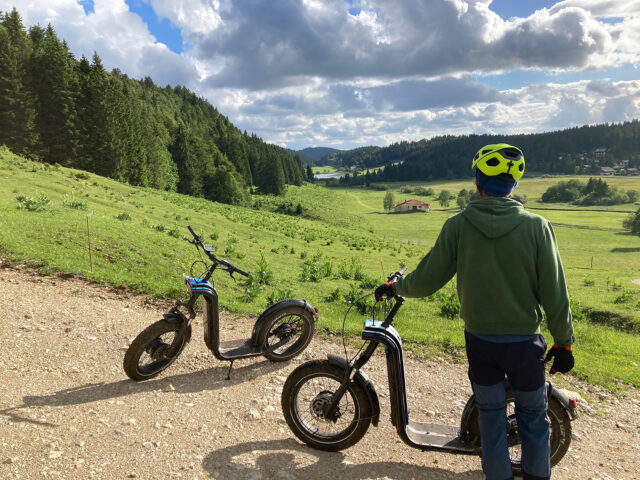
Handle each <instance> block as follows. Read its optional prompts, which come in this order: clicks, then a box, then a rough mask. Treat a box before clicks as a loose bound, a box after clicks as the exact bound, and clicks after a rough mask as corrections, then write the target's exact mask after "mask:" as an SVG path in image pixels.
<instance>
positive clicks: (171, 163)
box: [0, 8, 309, 204]
mask: <svg viewBox="0 0 640 480" xmlns="http://www.w3.org/2000/svg"><path fill="white" fill-rule="evenodd" d="M1 144H4V145H6V146H7V147H9V148H10V149H11V150H12V151H13V152H15V153H17V154H20V155H23V156H26V157H28V158H31V159H35V160H39V161H43V162H47V163H51V164H56V163H57V164H60V165H62V166H67V167H73V168H78V169H82V170H87V171H90V172H94V173H97V174H99V175H103V176H107V177H111V178H114V179H117V180H119V181H122V182H127V183H129V184H132V185H139V186H149V187H153V188H158V189H164V190H172V191H178V192H181V193H186V194H189V195H194V196H202V197H206V198H208V199H210V200H215V201H219V202H224V203H231V204H244V203H247V200H248V190H254V191H257V192H260V193H266V194H275V195H279V194H282V193H283V192H284V190H285V188H286V185H287V184H293V185H301V184H302V182H303V181H305V180H308V178H307V176H308V174H309V172H307V171H305V169H304V168H303V166H302V163H301V160H300V159H299V158H298V157H296V156H295V155H292V154H291V153H290V152H288V151H287V150H285V149H283V148H281V147H278V146H275V145H270V144H267V143H265V142H264V141H262V140H261V139H260V138H258V137H257V136H256V135H255V134H251V135H249V134H247V132H246V131H245V132H241V131H240V130H239V129H238V128H236V127H235V126H234V125H233V124H232V123H231V122H230V121H229V120H228V119H227V118H226V117H225V116H223V115H222V114H220V113H219V112H218V111H217V110H216V109H215V108H214V107H213V106H212V105H211V104H210V103H209V102H207V101H206V100H204V99H203V98H200V97H198V96H197V95H195V94H194V93H193V92H191V91H189V90H188V89H187V88H184V87H181V86H177V87H174V88H172V87H170V86H169V85H167V86H166V87H164V88H162V87H159V86H156V85H155V84H154V83H153V81H152V79H151V78H149V77H146V78H144V79H143V80H135V79H131V78H129V77H128V76H127V75H126V74H123V73H122V72H120V71H119V70H118V69H114V70H112V71H111V72H107V71H106V70H105V68H104V66H103V65H102V61H101V59H100V57H99V55H98V54H97V53H94V55H93V58H92V59H91V60H89V59H87V58H85V57H84V56H82V58H80V60H77V59H76V58H75V57H74V56H73V54H72V53H71V52H70V50H69V46H68V45H67V43H66V42H65V41H64V40H60V39H59V38H58V37H57V35H56V33H55V31H54V29H53V27H52V26H51V25H48V26H47V27H46V28H42V27H41V26H39V25H36V26H31V27H30V28H29V29H28V30H27V29H26V28H25V26H24V25H23V22H22V19H21V17H20V15H19V13H18V12H17V10H16V9H15V8H14V9H13V10H12V11H11V12H8V13H4V14H3V13H2V12H0V145H1Z"/></svg>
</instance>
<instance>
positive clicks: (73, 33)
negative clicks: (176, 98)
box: [0, 0, 197, 86]
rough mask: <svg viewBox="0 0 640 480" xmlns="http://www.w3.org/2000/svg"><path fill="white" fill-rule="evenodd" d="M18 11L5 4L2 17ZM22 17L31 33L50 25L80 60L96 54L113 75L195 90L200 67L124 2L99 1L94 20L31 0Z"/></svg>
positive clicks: (52, 2) (65, 4)
mask: <svg viewBox="0 0 640 480" xmlns="http://www.w3.org/2000/svg"><path fill="white" fill-rule="evenodd" d="M14 5H15V0H0V10H2V11H9V10H11V9H12V8H13V6H14ZM18 11H19V13H20V15H21V16H22V18H23V22H24V23H25V26H27V27H28V26H30V25H35V24H40V25H43V26H46V25H47V24H48V23H51V24H52V25H53V27H54V30H55V31H56V34H57V35H58V37H59V38H60V39H64V40H66V41H67V43H68V44H69V48H70V49H71V51H72V52H73V53H74V54H75V56H76V57H77V58H80V56H81V55H85V56H86V57H87V58H91V57H92V56H93V52H94V51H97V52H98V55H100V58H102V61H103V64H104V65H105V67H106V68H108V69H111V68H119V69H120V70H121V71H122V72H124V73H127V74H128V75H129V76H132V77H134V78H142V77H144V76H147V75H149V76H151V77H152V78H153V80H154V81H155V82H156V83H157V84H159V85H165V84H166V83H171V84H174V85H175V84H178V83H179V84H186V85H192V86H193V85H194V80H195V79H196V77H197V76H196V69H195V67H194V66H193V65H190V64H189V63H188V62H187V61H185V59H183V58H182V57H181V56H180V55H177V54H176V53H174V52H172V51H171V50H169V49H168V48H167V47H166V46H165V45H163V44H160V43H158V42H157V41H156V39H155V37H154V36H153V35H151V34H150V33H149V29H148V27H147V25H146V24H145V23H144V22H143V21H142V19H141V18H140V17H139V16H138V15H136V14H133V13H131V12H129V8H128V7H127V5H126V3H125V2H124V0H94V12H93V13H91V14H89V15H86V14H85V13H84V10H83V8H82V6H81V5H80V4H79V3H78V2H76V1H74V0H30V1H29V2H27V3H25V4H24V5H20V6H19V7H18Z"/></svg>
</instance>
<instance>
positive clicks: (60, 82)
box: [29, 25, 78, 166]
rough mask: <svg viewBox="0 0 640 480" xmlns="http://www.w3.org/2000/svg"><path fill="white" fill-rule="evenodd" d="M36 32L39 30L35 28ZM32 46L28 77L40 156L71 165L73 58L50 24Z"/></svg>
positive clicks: (74, 139)
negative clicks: (40, 147)
mask: <svg viewBox="0 0 640 480" xmlns="http://www.w3.org/2000/svg"><path fill="white" fill-rule="evenodd" d="M36 35H39V32H37V31H36ZM34 46H35V47H36V48H35V49H34V51H33V54H32V56H31V59H30V62H29V78H30V83H31V89H32V91H33V92H34V94H35V104H36V112H37V113H36V119H35V123H36V129H37V131H38V133H39V135H40V140H41V146H42V155H43V159H44V160H45V161H47V162H49V163H60V164H62V165H69V166H71V165H73V164H74V162H75V159H76V154H77V145H78V135H77V131H76V120H77V119H76V109H75V98H74V97H75V94H76V91H77V77H76V76H75V69H74V64H73V62H74V60H73V57H72V56H71V53H70V52H69V49H68V46H67V45H66V43H64V42H60V40H59V39H58V37H57V36H56V34H55V32H54V30H53V27H52V26H51V25H49V26H48V27H47V29H46V30H45V32H44V37H43V38H41V39H38V44H37V46H36V45H34Z"/></svg>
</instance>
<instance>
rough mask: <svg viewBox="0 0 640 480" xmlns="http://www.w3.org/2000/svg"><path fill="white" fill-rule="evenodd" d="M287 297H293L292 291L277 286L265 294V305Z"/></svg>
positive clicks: (268, 305)
mask: <svg viewBox="0 0 640 480" xmlns="http://www.w3.org/2000/svg"><path fill="white" fill-rule="evenodd" d="M289 298H293V292H292V291H291V290H289V289H288V288H279V289H278V290H277V291H275V292H271V293H270V294H269V295H267V307H270V306H271V305H274V304H276V303H278V302H280V301H282V300H287V299H289Z"/></svg>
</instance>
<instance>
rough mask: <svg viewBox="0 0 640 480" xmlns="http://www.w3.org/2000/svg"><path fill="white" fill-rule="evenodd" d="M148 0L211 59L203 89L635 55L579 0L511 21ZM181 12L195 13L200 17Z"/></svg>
mask: <svg viewBox="0 0 640 480" xmlns="http://www.w3.org/2000/svg"><path fill="white" fill-rule="evenodd" d="M151 2H152V5H153V6H154V8H157V11H158V12H159V13H160V14H161V15H163V16H166V17H167V18H169V19H170V20H171V21H172V22H173V23H174V24H176V25H180V26H181V28H182V29H183V30H182V32H183V36H184V37H185V38H189V39H190V40H189V41H190V42H191V49H190V51H189V57H190V58H192V59H194V61H198V62H199V64H201V65H207V64H209V68H208V69H207V72H206V73H205V74H204V76H205V77H206V79H205V85H206V87H208V88H222V87H234V88H245V89H254V90H258V89H271V88H277V87H286V86H291V85H296V84H299V83H301V82H305V81H308V79H310V78H324V79H326V80H328V81H338V80H347V79H353V78H382V79H394V78H398V77H405V78H416V77H417V78H434V77H438V76H442V75H451V74H461V73H465V72H470V71H473V72H479V73H492V72H496V71H508V70H512V69H514V68H553V69H557V70H570V69H574V70H581V69H588V68H592V69H596V68H603V67H608V66H611V65H615V64H619V63H620V62H621V61H625V60H628V58H624V59H623V58H622V57H620V56H618V55H617V53H618V51H617V48H618V45H617V41H620V42H624V43H625V44H626V45H628V46H629V48H628V50H629V51H632V50H633V51H636V52H637V51H638V50H637V49H636V48H637V47H633V48H632V47H631V45H634V43H633V41H634V40H635V34H631V36H629V35H630V34H629V32H637V29H635V30H634V29H633V27H634V25H632V24H628V25H624V24H623V25H617V26H615V28H614V26H612V25H607V24H604V23H602V22H600V21H598V20H597V18H596V14H595V13H594V12H592V11H591V10H589V9H588V8H581V7H580V6H579V5H580V4H583V3H585V2H573V1H572V0H567V1H565V2H561V3H559V4H557V5H556V6H554V7H553V8H552V9H541V10H538V11H536V12H534V13H533V14H532V15H530V16H529V17H527V18H515V19H512V20H509V21H506V20H503V19H502V18H500V17H499V16H498V15H497V14H496V13H494V12H493V11H491V10H490V3H491V2H490V1H488V0H468V1H465V0H432V1H430V2H424V1H423V0H403V1H400V2H399V1H397V0H393V1H391V0H377V1H371V0H366V1H364V0H363V1H361V2H359V3H357V5H358V8H356V9H355V10H354V9H353V8H351V9H349V4H348V3H347V2H345V1H344V0H324V1H322V2H318V1H311V0H306V1H302V2H301V1H298V0H280V1H278V2H263V1H260V0H243V1H242V2H238V1H235V2H233V1H227V2H205V1H204V0H188V1H187V2H185V3H183V4H182V6H180V7H176V6H174V5H173V3H172V2H168V0H151ZM586 3H592V4H593V5H594V6H593V10H594V11H597V12H608V13H607V14H611V15H613V13H614V12H616V11H617V10H615V9H613V7H611V6H610V5H608V6H607V5H604V4H606V3H607V2H604V1H601V2H600V4H603V5H600V6H597V5H595V4H596V3H598V2H596V1H595V0H593V1H592V2H586ZM623 3H624V2H623ZM636 3H637V2H636ZM596 7H598V8H596ZM187 11H188V12H199V15H197V17H198V19H199V20H198V19H195V20H190V19H189V18H188V16H187V15H186V14H185V12H187ZM192 16H193V15H192ZM203 19H210V21H202V20H203ZM203 71H204V70H203Z"/></svg>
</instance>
